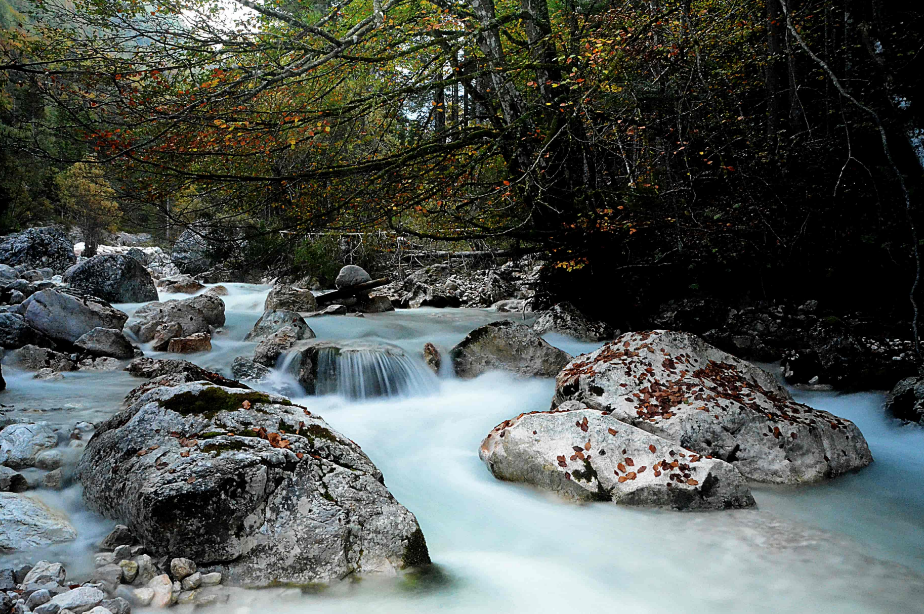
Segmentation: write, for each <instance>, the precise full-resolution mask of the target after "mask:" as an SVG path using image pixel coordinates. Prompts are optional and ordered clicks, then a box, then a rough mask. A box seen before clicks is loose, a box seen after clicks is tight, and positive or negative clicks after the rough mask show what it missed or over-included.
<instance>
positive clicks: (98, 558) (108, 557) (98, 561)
mask: <svg viewBox="0 0 924 614" xmlns="http://www.w3.org/2000/svg"><path fill="white" fill-rule="evenodd" d="M93 564H94V565H95V566H96V567H102V566H103V565H114V564H115V555H114V554H113V553H111V552H97V553H96V554H94V555H93Z"/></svg>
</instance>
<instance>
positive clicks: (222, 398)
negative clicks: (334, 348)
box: [78, 383, 429, 602]
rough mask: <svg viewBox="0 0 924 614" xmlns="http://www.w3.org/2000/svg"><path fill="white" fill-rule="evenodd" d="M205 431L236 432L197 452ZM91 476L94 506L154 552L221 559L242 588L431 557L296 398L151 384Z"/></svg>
mask: <svg viewBox="0 0 924 614" xmlns="http://www.w3.org/2000/svg"><path fill="white" fill-rule="evenodd" d="M245 423H246V426H245ZM261 429H265V432H266V438H263V436H262V435H261V433H263V432H264V431H262V430H261ZM205 432H209V433H221V432H225V433H228V432H231V433H235V435H216V436H212V437H209V438H208V439H202V440H198V441H194V442H193V445H192V446H189V445H188V444H189V442H190V439H195V436H196V434H198V433H205ZM171 433H174V434H178V435H179V436H180V438H177V437H175V436H171V435H170V434H171ZM244 433H247V434H244ZM250 433H256V435H257V436H251V435H250ZM299 433H301V434H299ZM183 438H185V441H184V443H185V444H186V445H185V446H184V445H181V441H182V440H183ZM139 451H147V452H145V453H143V454H141V455H139V454H138V452H139ZM114 467H118V471H114V470H113V468H114ZM78 475H79V476H80V479H81V481H82V482H83V485H84V498H85V500H86V502H87V504H88V506H89V507H90V508H91V509H93V510H95V511H97V512H100V513H102V514H103V515H105V516H108V517H116V518H120V519H122V520H124V521H126V524H128V525H129V526H131V527H132V528H133V530H134V531H135V533H136V535H138V537H139V539H140V540H141V541H142V542H143V543H144V544H145V545H146V546H147V547H148V548H149V549H150V550H151V551H152V552H153V553H155V554H158V555H162V554H168V553H169V554H170V555H171V556H174V557H185V558H189V559H191V560H195V561H200V562H204V563H209V564H210V565H212V566H215V567H218V568H220V570H221V571H222V573H223V574H224V575H225V577H226V578H227V579H228V580H229V581H231V582H232V583H236V584H244V585H248V586H255V587H256V586H267V585H270V584H276V583H297V584H306V583H309V582H327V581H331V580H334V579H339V578H342V577H344V576H346V575H348V574H350V573H371V572H393V571H394V570H397V569H401V568H404V567H407V566H410V565H416V564H424V563H428V562H429V556H428V554H427V549H426V544H425V542H424V540H423V536H422V534H421V532H420V528H419V526H418V524H417V521H416V519H415V518H414V516H413V514H411V513H410V512H409V511H408V510H407V509H405V508H404V507H403V506H401V505H400V504H399V503H398V502H397V501H395V499H394V498H393V497H392V496H391V494H390V493H389V492H388V490H387V489H386V488H385V486H384V485H383V483H382V476H381V473H380V472H379V471H378V470H377V469H376V468H375V466H374V465H373V464H372V462H371V461H370V460H369V459H368V457H366V455H365V454H363V452H362V451H361V450H360V449H359V447H358V446H356V445H355V444H354V443H353V442H352V441H350V440H348V439H346V438H344V437H343V436H342V435H339V434H337V433H336V432H334V431H332V430H331V429H330V428H329V426H328V425H327V424H326V423H325V422H324V421H323V420H321V419H320V418H319V417H317V416H314V415H308V414H306V413H305V412H303V411H301V410H299V409H298V408H296V407H293V406H292V405H291V404H289V402H288V401H287V400H286V399H284V398H283V397H278V396H273V395H266V394H263V393H258V392H253V391H247V390H240V389H232V388H222V387H218V386H213V385H209V384H204V383H193V384H185V385H182V386H177V387H173V388H167V387H162V388H158V389H155V390H152V391H150V392H147V393H145V394H144V395H143V396H142V397H141V398H140V399H138V400H137V401H136V402H135V403H134V404H133V405H132V406H131V407H130V408H128V409H126V410H124V411H123V412H121V413H119V414H117V415H116V416H114V417H113V418H111V419H109V420H108V421H106V422H105V423H103V424H102V425H101V426H100V427H99V429H98V430H97V432H96V435H95V436H94V437H93V439H92V440H91V442H90V444H89V445H88V446H87V449H86V452H85V453H84V455H83V457H82V458H81V461H80V464H79V465H78ZM306 544H311V546H310V547H306ZM156 601H157V598H155V602H156Z"/></svg>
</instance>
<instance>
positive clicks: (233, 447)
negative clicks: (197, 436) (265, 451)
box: [202, 439, 250, 454]
mask: <svg viewBox="0 0 924 614" xmlns="http://www.w3.org/2000/svg"><path fill="white" fill-rule="evenodd" d="M249 449H250V446H248V445H247V444H246V443H244V442H243V441H236V440H233V439H232V440H229V441H222V442H218V443H210V444H208V445H205V446H202V451H203V452H206V453H210V452H217V453H218V454H221V453H222V452H239V451H241V450H249Z"/></svg>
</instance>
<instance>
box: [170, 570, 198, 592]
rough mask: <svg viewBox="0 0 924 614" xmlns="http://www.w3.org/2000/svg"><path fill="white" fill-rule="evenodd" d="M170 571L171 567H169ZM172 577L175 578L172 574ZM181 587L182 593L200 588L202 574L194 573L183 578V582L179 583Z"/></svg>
mask: <svg viewBox="0 0 924 614" xmlns="http://www.w3.org/2000/svg"><path fill="white" fill-rule="evenodd" d="M171 569H172V565H171ZM174 577H176V574H174ZM181 585H182V587H183V590H184V591H191V590H195V589H197V588H199V587H200V586H202V574H201V573H199V572H198V571H197V572H195V573H192V574H189V575H188V576H186V577H185V578H183V580H182V581H181Z"/></svg>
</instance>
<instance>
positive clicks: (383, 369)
mask: <svg viewBox="0 0 924 614" xmlns="http://www.w3.org/2000/svg"><path fill="white" fill-rule="evenodd" d="M316 378H317V379H316V380H315V381H316V384H315V394H340V395H342V396H344V397H346V398H348V399H368V398H372V397H397V396H420V395H425V394H430V393H432V392H436V390H437V389H438V388H439V382H438V380H437V379H436V375H434V373H433V372H432V371H430V370H429V369H428V368H427V367H426V365H424V364H423V363H422V362H421V361H419V360H414V359H413V358H412V357H410V356H408V355H407V354H405V353H404V352H403V351H402V350H400V349H398V348H391V347H388V346H381V347H368V348H362V347H357V348H324V349H321V350H320V351H319V352H318V371H317V376H316Z"/></svg>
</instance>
